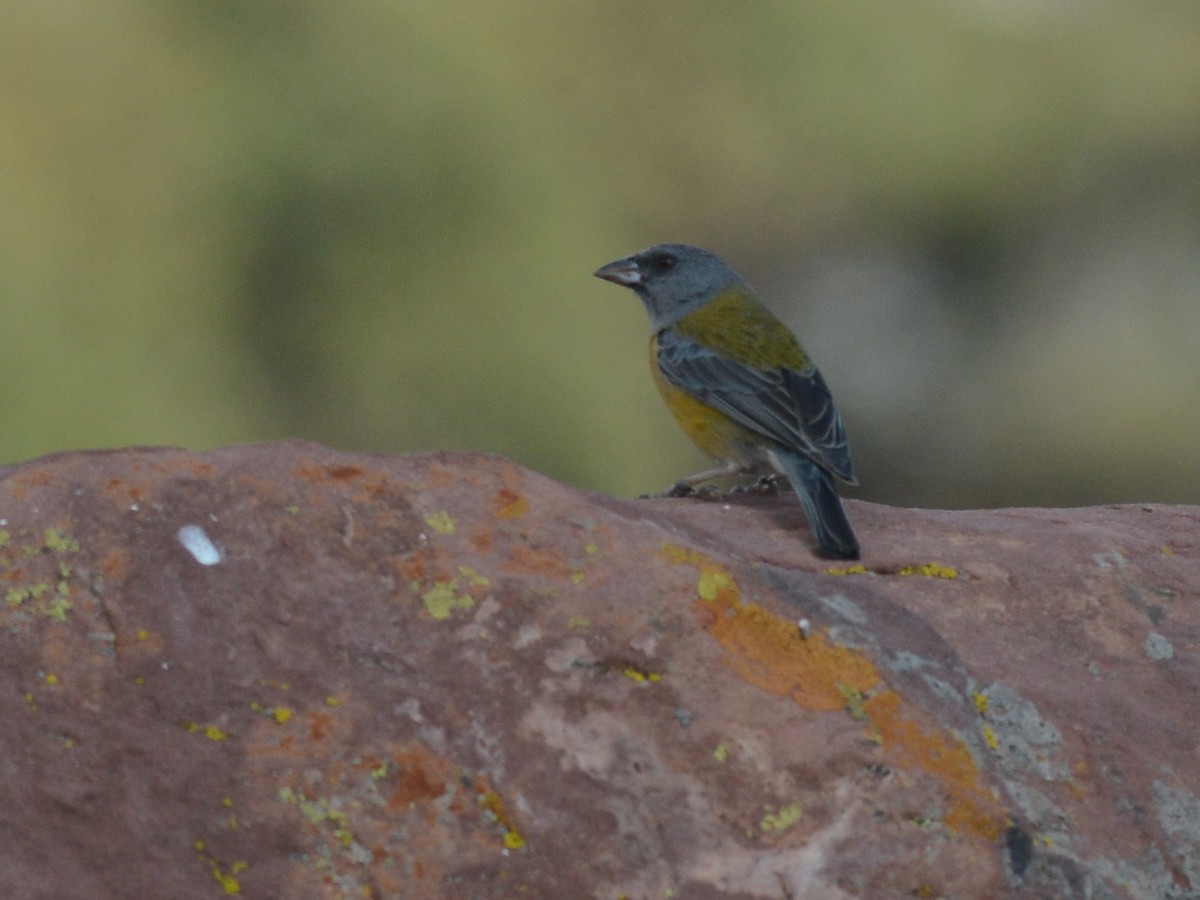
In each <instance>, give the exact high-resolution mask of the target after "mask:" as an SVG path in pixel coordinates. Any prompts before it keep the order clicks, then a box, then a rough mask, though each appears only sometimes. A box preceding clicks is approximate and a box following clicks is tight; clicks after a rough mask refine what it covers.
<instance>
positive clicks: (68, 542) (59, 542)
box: [43, 528, 79, 553]
mask: <svg viewBox="0 0 1200 900" xmlns="http://www.w3.org/2000/svg"><path fill="white" fill-rule="evenodd" d="M43 538H44V539H43V546H45V548H46V549H47V550H54V551H56V552H61V553H76V552H78V551H79V542H78V541H77V540H75V539H74V538H69V537H67V536H66V535H65V534H63V533H62V532H61V531H59V530H58V529H57V528H47V529H46V530H45V532H44V533H43Z"/></svg>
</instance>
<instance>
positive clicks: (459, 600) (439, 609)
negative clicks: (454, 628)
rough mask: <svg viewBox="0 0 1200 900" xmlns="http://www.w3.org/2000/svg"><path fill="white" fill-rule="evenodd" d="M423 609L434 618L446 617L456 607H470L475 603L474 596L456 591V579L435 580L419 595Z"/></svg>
mask: <svg viewBox="0 0 1200 900" xmlns="http://www.w3.org/2000/svg"><path fill="white" fill-rule="evenodd" d="M421 600H423V601H424V603H425V609H426V610H427V611H428V612H429V614H430V615H431V616H433V617H434V618H435V619H448V618H450V615H451V613H453V612H454V611H455V610H456V609H470V608H471V607H473V606H474V605H475V598H474V597H472V596H471V595H470V594H460V593H459V592H458V581H457V580H452V581H436V582H434V584H433V587H431V588H430V589H429V590H427V591H426V592H425V593H424V594H422V595H421Z"/></svg>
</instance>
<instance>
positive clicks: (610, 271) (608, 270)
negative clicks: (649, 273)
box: [595, 259, 642, 287]
mask: <svg viewBox="0 0 1200 900" xmlns="http://www.w3.org/2000/svg"><path fill="white" fill-rule="evenodd" d="M595 275H596V277H597V278H603V279H604V280H605V281H611V282H612V283H613V284H623V285H625V287H633V286H634V285H635V284H641V283H642V271H641V269H639V268H638V264H637V263H636V262H634V261H633V260H632V259H618V260H617V261H616V262H610V263H609V264H608V265H607V266H601V267H600V268H599V269H597V270H596V272H595Z"/></svg>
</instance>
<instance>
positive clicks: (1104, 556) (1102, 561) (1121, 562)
mask: <svg viewBox="0 0 1200 900" xmlns="http://www.w3.org/2000/svg"><path fill="white" fill-rule="evenodd" d="M1092 559H1093V560H1094V561H1095V563H1096V566H1097V567H1098V568H1101V569H1123V568H1125V567H1126V566H1127V565H1129V560H1127V559H1126V558H1125V557H1123V556H1122V555H1121V554H1120V553H1118V552H1117V551H1116V550H1108V551H1106V552H1104V553H1093V554H1092Z"/></svg>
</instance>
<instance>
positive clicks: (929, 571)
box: [900, 562, 958, 578]
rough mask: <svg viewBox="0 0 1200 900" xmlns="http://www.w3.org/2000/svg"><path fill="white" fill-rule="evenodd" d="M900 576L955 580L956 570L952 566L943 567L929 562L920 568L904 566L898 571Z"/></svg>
mask: <svg viewBox="0 0 1200 900" xmlns="http://www.w3.org/2000/svg"><path fill="white" fill-rule="evenodd" d="M900 574H901V575H923V576H925V577H926V578H957V577H958V569H956V568H954V567H953V566H943V565H941V564H939V563H935V562H931V563H925V564H924V565H920V566H905V567H904V568H903V569H901V570H900Z"/></svg>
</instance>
